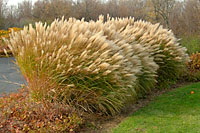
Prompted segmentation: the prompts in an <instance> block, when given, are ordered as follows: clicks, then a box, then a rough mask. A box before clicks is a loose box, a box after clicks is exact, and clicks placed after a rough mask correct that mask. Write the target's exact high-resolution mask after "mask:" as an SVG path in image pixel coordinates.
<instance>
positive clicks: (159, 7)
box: [151, 0, 176, 27]
mask: <svg viewBox="0 0 200 133" xmlns="http://www.w3.org/2000/svg"><path fill="white" fill-rule="evenodd" d="M151 1H152V3H153V7H154V12H155V15H156V19H157V20H158V21H159V17H161V18H162V19H163V21H164V24H165V25H166V26H167V27H169V25H170V24H169V16H170V15H171V12H172V9H173V8H174V6H175V3H176V1H175V0H151Z"/></svg>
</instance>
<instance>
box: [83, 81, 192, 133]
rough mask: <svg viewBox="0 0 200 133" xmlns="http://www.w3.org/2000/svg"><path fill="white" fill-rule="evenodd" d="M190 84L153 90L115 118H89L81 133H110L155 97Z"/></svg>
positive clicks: (184, 83)
mask: <svg viewBox="0 0 200 133" xmlns="http://www.w3.org/2000/svg"><path fill="white" fill-rule="evenodd" d="M189 84H191V82H184V81H180V82H178V83H177V84H174V85H172V86H171V87H170V88H168V89H164V90H155V91H152V92H151V93H150V94H148V95H146V97H145V98H143V99H138V100H137V101H136V102H135V103H134V104H132V105H129V106H128V108H126V109H125V110H123V111H122V112H121V113H120V114H119V115H116V116H115V117H110V118H107V117H96V118H95V117H91V119H90V122H89V123H88V124H86V125H85V126H86V128H83V129H82V130H81V131H80V132H81V133H110V132H111V130H112V128H114V127H116V126H117V125H118V124H119V123H121V122H122V121H123V120H124V119H126V118H127V117H129V116H131V115H132V114H133V113H134V112H136V111H137V110H139V109H141V108H143V107H144V106H147V105H148V104H149V103H150V102H152V101H153V100H154V99H155V97H157V96H160V95H162V94H163V93H166V92H169V91H172V90H173V89H175V88H179V87H181V86H185V85H189Z"/></svg>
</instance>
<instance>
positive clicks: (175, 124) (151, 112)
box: [113, 83, 200, 133]
mask: <svg viewBox="0 0 200 133" xmlns="http://www.w3.org/2000/svg"><path fill="white" fill-rule="evenodd" d="M191 91H194V94H191ZM113 132H114V133H137V132H139V133H140V132H142V133H200V83H195V84H192V85H189V86H185V87H182V88H177V89H175V90H173V91H170V92H168V93H166V94H164V95H162V96H159V97H157V98H156V99H155V100H154V101H153V102H151V103H150V104H149V105H148V106H146V107H144V108H142V109H140V110H139V111H137V112H135V113H134V114H133V115H132V116H130V117H128V118H127V119H125V120H124V121H123V122H122V123H121V124H119V126H118V127H116V128H115V129H113Z"/></svg>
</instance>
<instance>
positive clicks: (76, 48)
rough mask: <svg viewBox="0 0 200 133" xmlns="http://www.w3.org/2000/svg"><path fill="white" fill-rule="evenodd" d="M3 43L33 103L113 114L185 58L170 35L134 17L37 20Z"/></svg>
mask: <svg viewBox="0 0 200 133" xmlns="http://www.w3.org/2000/svg"><path fill="white" fill-rule="evenodd" d="M35 26H36V27H35V28H33V27H32V25H29V26H28V27H24V29H23V30H22V31H20V32H12V34H11V35H10V40H6V43H7V44H8V46H9V48H10V49H11V51H12V53H13V55H14V56H15V58H16V63H17V64H18V66H19V67H20V69H21V71H22V73H23V75H24V77H25V79H26V81H27V83H28V86H27V87H28V89H29V92H30V95H31V98H32V99H34V100H35V101H43V100H45V101H46V100H47V101H50V102H53V103H54V102H56V103H62V104H67V105H69V106H70V107H73V108H75V109H78V110H81V111H85V112H88V113H99V114H107V115H114V114H116V113H118V112H120V110H121V109H122V108H123V107H124V105H126V104H127V103H128V102H132V101H134V100H136V98H137V97H138V95H142V96H143V95H144V93H147V92H149V91H150V90H151V89H152V88H154V85H155V84H156V83H157V82H158V83H159V85H160V84H162V83H163V82H166V83H168V80H169V79H174V77H175V76H176V73H178V68H179V67H180V66H182V64H184V62H185V61H186V60H187V55H186V54H185V49H184V48H182V47H181V46H179V44H178V42H177V39H176V38H175V37H174V35H173V34H172V32H170V31H168V30H166V29H163V28H162V27H161V26H159V25H158V24H156V25H153V24H150V23H147V22H143V21H134V19H133V18H125V19H120V18H117V19H114V18H110V17H108V18H107V21H106V22H104V18H103V16H100V18H99V20H97V21H90V22H86V21H84V19H82V20H76V19H74V18H70V19H69V20H64V19H62V20H55V21H54V22H53V23H52V24H51V25H47V24H42V23H41V22H38V23H36V24H35Z"/></svg>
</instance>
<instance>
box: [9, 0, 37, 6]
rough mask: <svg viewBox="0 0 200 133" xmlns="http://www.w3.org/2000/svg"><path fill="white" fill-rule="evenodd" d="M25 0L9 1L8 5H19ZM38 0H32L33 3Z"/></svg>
mask: <svg viewBox="0 0 200 133" xmlns="http://www.w3.org/2000/svg"><path fill="white" fill-rule="evenodd" d="M22 1H24V0H8V5H17V4H18V3H20V2H22ZM35 1H37V0H32V2H35Z"/></svg>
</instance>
